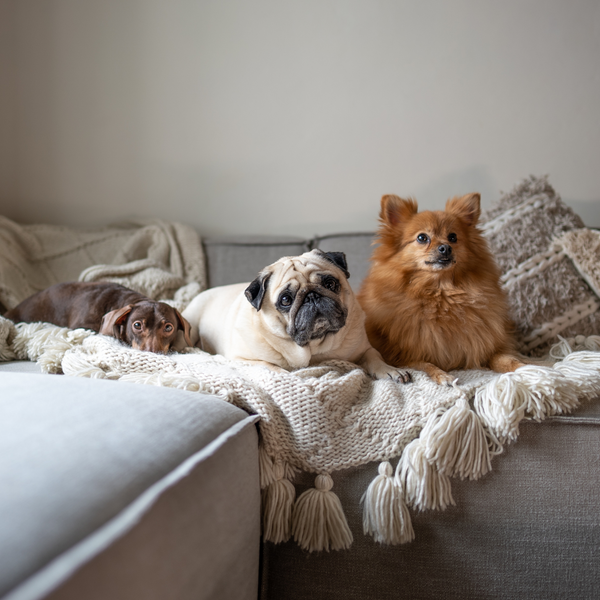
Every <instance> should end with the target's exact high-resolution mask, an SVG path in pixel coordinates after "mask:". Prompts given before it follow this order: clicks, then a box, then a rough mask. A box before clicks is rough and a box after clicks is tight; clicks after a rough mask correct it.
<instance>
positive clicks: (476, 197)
mask: <svg viewBox="0 0 600 600" xmlns="http://www.w3.org/2000/svg"><path fill="white" fill-rule="evenodd" d="M480 202H481V195H480V194H477V193H475V194H467V195H466V196H460V197H456V198H451V199H450V200H448V202H446V212H449V213H452V214H455V215H456V216H458V217H460V218H461V219H462V220H463V221H464V222H465V223H466V224H467V225H475V224H476V223H477V221H479V215H480V214H481V208H480Z"/></svg>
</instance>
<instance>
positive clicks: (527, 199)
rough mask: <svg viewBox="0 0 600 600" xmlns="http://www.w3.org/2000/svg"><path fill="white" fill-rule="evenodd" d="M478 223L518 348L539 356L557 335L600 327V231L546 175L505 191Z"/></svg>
mask: <svg viewBox="0 0 600 600" xmlns="http://www.w3.org/2000/svg"><path fill="white" fill-rule="evenodd" d="M480 227H481V230H482V232H483V234H484V236H485V237H486V238H487V240H488V242H489V244H490V247H491V250H492V253H493V254H494V256H495V258H496V261H497V262H498V264H499V266H500V268H501V269H502V272H503V276H502V284H503V287H504V289H505V291H506V293H507V295H508V302H509V305H510V308H511V312H512V318H513V320H514V322H515V325H516V335H517V341H518V343H519V346H520V350H521V352H523V353H526V354H532V355H541V354H543V353H545V352H547V351H548V349H549V347H550V346H551V345H552V344H554V343H556V342H557V341H558V336H559V335H560V336H561V337H565V338H573V337H576V336H578V335H585V336H588V335H594V334H598V333H600V298H599V297H598V295H597V294H598V293H599V290H600V274H599V273H598V267H597V265H598V262H600V234H599V233H598V232H597V231H594V230H590V229H587V228H585V227H584V224H583V222H582V220H581V219H580V218H579V216H578V215H576V214H575V213H574V212H573V210H572V209H571V208H570V207H568V206H567V205H566V204H564V202H563V201H562V200H561V199H560V196H558V195H557V194H556V192H555V191H554V189H553V188H552V186H551V185H550V184H549V183H548V181H547V178H546V177H541V178H536V177H530V178H529V179H526V180H524V181H522V182H521V183H520V184H518V185H517V186H516V187H515V188H514V189H513V190H512V191H511V192H509V193H507V194H504V195H503V196H502V197H501V198H500V199H499V200H498V202H497V203H496V204H495V205H493V206H492V207H491V208H490V209H489V210H487V211H485V212H484V213H483V214H482V217H481V221H480ZM594 289H595V290H596V291H594Z"/></svg>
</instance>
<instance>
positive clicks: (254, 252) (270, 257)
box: [203, 232, 374, 292]
mask: <svg viewBox="0 0 600 600" xmlns="http://www.w3.org/2000/svg"><path fill="white" fill-rule="evenodd" d="M373 239H374V234H373V233H371V232H363V233H340V234H334V235H327V236H320V237H315V238H313V239H310V240H306V239H303V238H297V237H277V236H260V237H259V236H252V237H215V238H207V239H204V240H203V243H204V250H205V253H206V267H207V273H208V285H209V287H216V286H219V285H228V284H230V283H242V282H246V281H248V282H249V281H252V280H253V279H254V278H255V277H256V276H257V275H258V273H259V272H260V271H261V270H262V269H263V268H264V267H266V266H267V265H270V264H271V263H274V262H275V261H277V260H279V259H280V258H281V257H282V256H296V255H298V254H302V253H304V252H307V251H309V250H312V249H313V248H320V249H321V250H324V251H325V252H344V253H345V254H346V260H347V262H348V270H349V271H350V284H351V286H352V288H353V289H354V291H355V292H356V291H358V288H359V287H360V284H361V282H362V280H363V279H364V277H365V275H366V274H367V271H368V269H369V259H370V256H371V252H372V250H373V245H372V244H373Z"/></svg>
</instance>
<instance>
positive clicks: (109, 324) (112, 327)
mask: <svg viewBox="0 0 600 600" xmlns="http://www.w3.org/2000/svg"><path fill="white" fill-rule="evenodd" d="M132 308H133V304H128V305H127V306H123V308H117V309H116V310H111V311H110V312H107V313H106V314H105V315H104V316H103V317H102V323H101V324H100V331H99V332H98V333H101V334H102V335H110V336H111V337H114V338H117V339H118V340H123V332H122V328H121V325H122V324H123V321H125V319H126V318H127V315H128V314H129V313H130V312H131V309H132Z"/></svg>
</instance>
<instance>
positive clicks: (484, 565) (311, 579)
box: [260, 415, 600, 600]
mask: <svg viewBox="0 0 600 600" xmlns="http://www.w3.org/2000/svg"><path fill="white" fill-rule="evenodd" d="M493 467H494V470H493V471H492V473H490V474H488V475H487V476H486V477H484V478H483V479H482V480H480V481H460V480H453V482H452V489H453V495H454V499H455V501H456V506H454V507H450V508H448V509H447V510H446V511H445V512H440V511H426V512H422V513H412V518H413V526H414V529H415V535H416V537H415V541H414V542H412V543H410V544H406V545H402V546H384V545H380V544H377V543H376V542H374V541H373V539H372V538H371V537H370V536H364V535H363V534H362V512H361V505H360V495H361V493H362V490H364V489H366V486H367V485H368V483H369V481H371V480H372V479H373V477H374V476H375V475H376V473H377V464H374V463H373V464H370V465H365V466H364V467H359V468H355V469H349V470H347V471H343V472H339V473H335V474H334V475H333V480H334V489H335V491H336V493H337V494H338V495H339V497H340V500H341V501H342V504H343V506H344V508H345V510H346V516H347V517H348V521H349V525H350V527H351V529H352V533H353V535H354V543H353V546H352V547H351V548H350V550H347V551H341V552H329V553H320V554H307V553H305V552H303V551H302V550H301V549H300V548H299V547H298V546H297V544H295V543H294V542H293V541H292V542H287V543H285V544H281V545H274V544H271V543H267V544H265V545H264V546H263V558H262V572H261V594H260V598H261V600H281V599H285V600H309V599H310V600H312V599H314V598H327V599H328V600H337V599H339V600H354V599H356V600H363V599H364V598H376V599H377V600H392V599H393V600H396V599H398V598H410V599H411V600H416V599H432V600H433V599H439V598H447V599H448V600H468V599H472V600H482V599H488V598H489V599H494V600H524V599H527V600H554V599H555V600H565V599H569V600H592V599H595V598H598V583H599V582H600V519H599V517H598V515H599V514H600V496H599V494H598V490H600V416H599V415H596V416H590V417H587V418H583V417H581V418H574V417H560V418H554V419H552V420H551V421H548V422H545V423H543V424H536V423H528V424H525V425H523V426H522V427H521V436H520V437H519V440H518V442H517V443H516V444H514V445H512V446H509V448H508V449H507V451H506V452H505V454H504V455H503V456H500V457H498V458H496V459H495V461H494V464H493ZM312 480H313V478H312V477H311V476H307V475H303V476H301V477H300V478H299V479H297V490H298V493H301V492H302V491H304V490H305V489H306V488H307V487H309V486H311V485H312V484H313V481H312Z"/></svg>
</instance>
